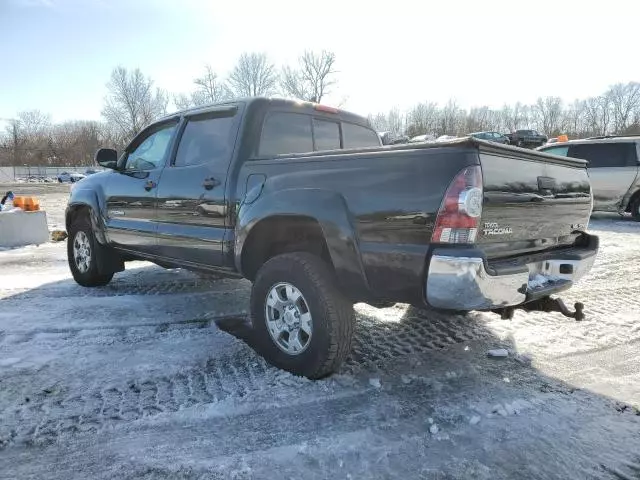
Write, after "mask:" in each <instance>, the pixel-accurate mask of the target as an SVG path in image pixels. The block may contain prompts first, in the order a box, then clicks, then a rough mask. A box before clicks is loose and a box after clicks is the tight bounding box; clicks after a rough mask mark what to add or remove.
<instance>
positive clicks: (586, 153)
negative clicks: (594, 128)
mask: <svg viewBox="0 0 640 480" xmlns="http://www.w3.org/2000/svg"><path fill="white" fill-rule="evenodd" d="M569 156H570V157H574V158H583V159H584V160H587V161H588V162H589V165H588V166H589V168H603V167H626V166H632V165H636V163H635V162H636V146H635V144H634V143H585V144H582V145H573V146H572V147H571V149H570V150H569Z"/></svg>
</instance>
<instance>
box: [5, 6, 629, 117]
mask: <svg viewBox="0 0 640 480" xmlns="http://www.w3.org/2000/svg"><path fill="white" fill-rule="evenodd" d="M639 14H640V2H638V1H637V0H635V1H634V0H629V1H619V0H609V1H607V2H598V3H595V2H594V3H591V4H588V3H587V2H584V1H582V2H580V1H576V0H566V1H549V0H539V1H535V2H521V1H517V0H511V1H503V0H493V1H491V0H485V1H475V0H468V1H463V0H459V1H453V0H450V1H447V2H444V1H443V2H437V4H435V2H420V1H419V0H393V1H391V0H386V1H384V2H371V1H368V2H360V1H354V0H341V1H336V0H324V1H322V0H319V1H317V2H310V1H306V2H305V1H299V0H298V1H286V0H267V1H259V0H246V1H240V0H238V1H235V2H231V1H228V2H227V1H224V2H223V1H220V0H210V1H208V0H175V1H173V0H171V1H164V0H112V1H111V0H0V118H2V117H5V118H7V117H13V116H15V115H16V113H17V112H19V111H21V110H29V109H40V110H41V111H43V112H47V113H50V114H51V115H52V117H53V119H54V120H55V121H60V120H66V119H75V118H84V119H100V110H101V108H102V103H103V99H104V96H105V93H106V89H105V83H106V82H107V80H108V78H109V74H110V71H111V69H112V68H113V67H114V66H116V65H118V64H121V65H123V66H125V67H128V68H135V67H139V68H140V69H141V70H142V71H143V72H144V73H145V74H146V75H148V76H151V77H152V78H153V79H154V80H155V82H156V84H157V85H158V86H159V87H162V88H164V89H167V90H169V91H170V92H172V93H178V92H187V91H189V90H190V89H191V88H192V80H193V78H194V77H196V76H198V75H199V74H200V73H201V71H202V69H203V66H204V64H205V63H210V64H211V65H212V66H213V67H214V69H215V70H216V71H218V72H220V73H221V74H222V75H224V74H225V73H227V72H228V71H229V70H230V69H231V67H232V66H233V63H234V60H235V59H236V58H237V56H238V55H239V54H240V53H241V52H243V51H264V52H266V53H267V54H268V55H269V56H270V57H271V59H272V60H273V61H274V62H276V63H278V64H282V63H286V62H291V61H293V60H295V58H296V57H297V56H298V55H299V54H300V53H301V52H302V51H303V50H304V49H305V48H311V49H320V48H327V49H330V50H333V51H334V52H335V53H336V56H337V67H338V69H339V71H340V77H339V85H338V88H337V89H336V90H335V91H334V92H333V94H332V95H331V96H330V97H329V98H328V99H327V103H334V104H336V103H338V102H340V101H343V100H346V102H345V107H346V108H349V109H350V110H353V111H355V112H358V113H364V114H366V113H369V112H376V111H384V110H388V109H389V108H391V107H393V106H398V107H400V108H407V107H409V106H410V105H411V104H413V103H416V102H418V101H425V100H431V101H436V102H440V103H444V102H446V101H447V99H448V98H450V97H455V98H457V99H458V101H459V104H461V105H462V106H473V105H483V104H488V105H490V106H495V107H498V106H500V105H502V104H503V103H505V102H515V101H517V100H520V101H524V102H533V101H534V100H535V99H536V97H538V96H544V95H558V96H561V97H563V98H564V99H565V100H567V101H572V100H573V99H575V98H582V97H586V96H589V95H597V94H599V93H601V92H603V91H604V90H605V89H606V87H607V86H608V85H610V84H612V83H616V82H628V81H631V80H636V81H640V63H639V62H638V61H637V48H638V47H637V45H638V33H637V32H638V18H640V17H639ZM517 59H521V61H517ZM522 60H523V61H522Z"/></svg>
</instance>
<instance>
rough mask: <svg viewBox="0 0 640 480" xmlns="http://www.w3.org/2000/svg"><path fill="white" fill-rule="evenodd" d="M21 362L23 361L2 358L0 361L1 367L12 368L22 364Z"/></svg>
mask: <svg viewBox="0 0 640 480" xmlns="http://www.w3.org/2000/svg"><path fill="white" fill-rule="evenodd" d="M20 361H22V359H21V358H17V357H10V358H2V359H0V367H10V366H11V365H15V364H16V363H20Z"/></svg>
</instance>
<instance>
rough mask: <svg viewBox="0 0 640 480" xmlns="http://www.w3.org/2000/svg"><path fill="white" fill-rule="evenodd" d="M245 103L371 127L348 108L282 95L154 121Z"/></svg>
mask: <svg viewBox="0 0 640 480" xmlns="http://www.w3.org/2000/svg"><path fill="white" fill-rule="evenodd" d="M239 104H243V105H244V106H245V108H248V109H255V110H263V109H264V110H267V109H268V110H274V109H275V110H286V111H292V112H297V113H306V114H314V115H318V114H326V115H328V116H332V117H337V118H336V119H340V120H343V121H345V122H350V123H354V124H357V125H362V126H367V127H369V126H370V125H369V122H368V120H367V119H366V118H365V117H363V116H361V115H357V114H355V113H351V112H348V111H346V110H342V109H339V108H335V107H330V106H327V105H323V104H319V103H314V102H307V101H304V100H296V99H290V98H281V97H243V98H237V99H233V100H229V101H224V102H219V103H211V104H208V105H202V106H198V107H193V108H188V109H184V110H179V111H177V112H173V113H171V114H169V115H165V116H164V117H161V118H159V119H158V120H156V121H155V122H153V123H160V122H163V121H166V120H168V119H171V118H176V117H182V116H191V115H199V114H206V113H209V112H215V111H216V110H219V109H220V108H221V107H225V106H229V107H232V106H234V105H239Z"/></svg>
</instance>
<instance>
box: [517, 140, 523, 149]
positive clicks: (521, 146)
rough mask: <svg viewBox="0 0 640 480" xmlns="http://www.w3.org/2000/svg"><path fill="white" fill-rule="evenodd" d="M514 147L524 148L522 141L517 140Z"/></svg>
mask: <svg viewBox="0 0 640 480" xmlns="http://www.w3.org/2000/svg"><path fill="white" fill-rule="evenodd" d="M516 146H518V147H520V148H524V142H523V141H522V140H518V143H516Z"/></svg>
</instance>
